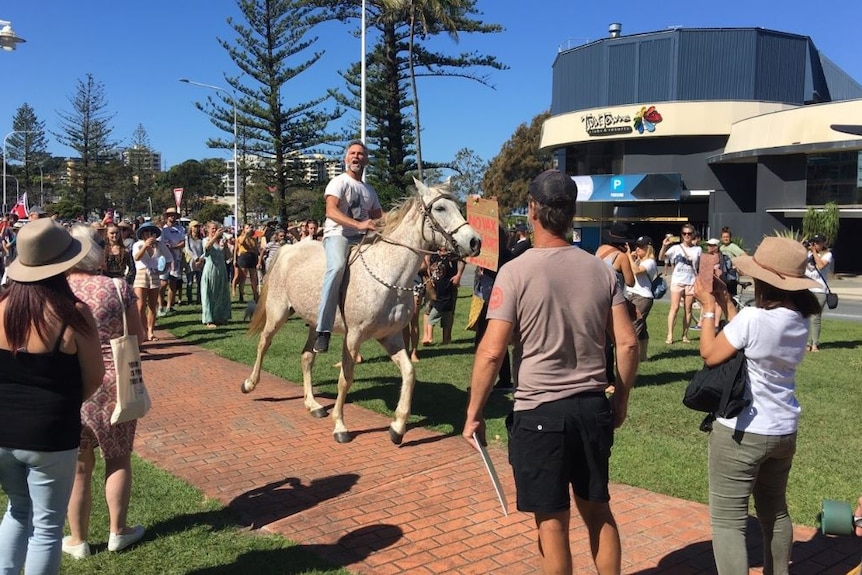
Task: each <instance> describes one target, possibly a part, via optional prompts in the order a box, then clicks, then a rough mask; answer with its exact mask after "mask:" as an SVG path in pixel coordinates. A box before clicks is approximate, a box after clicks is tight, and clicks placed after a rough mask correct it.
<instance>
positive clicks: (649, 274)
mask: <svg viewBox="0 0 862 575" xmlns="http://www.w3.org/2000/svg"><path fill="white" fill-rule="evenodd" d="M640 266H641V267H642V268H643V269H644V270H645V271H643V272H640V273H636V274H635V285H633V286H631V287H629V286H626V295H627V296H628V295H629V294H635V295H639V296H641V297H648V298H652V297H653V296H652V281H653V280H654V279H655V276H656V275H657V274H658V268H657V267H656V263H655V260H654V259H652V258H649V259H645V260H641V262H640Z"/></svg>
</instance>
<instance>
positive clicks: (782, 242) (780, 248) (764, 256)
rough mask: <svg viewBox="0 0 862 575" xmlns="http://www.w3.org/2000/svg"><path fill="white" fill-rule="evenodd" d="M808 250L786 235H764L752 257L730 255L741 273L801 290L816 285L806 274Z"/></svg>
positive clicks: (792, 289) (780, 287)
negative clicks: (782, 236) (766, 236)
mask: <svg viewBox="0 0 862 575" xmlns="http://www.w3.org/2000/svg"><path fill="white" fill-rule="evenodd" d="M807 262H808V250H806V249H805V247H804V246H803V245H802V244H800V243H799V242H797V241H795V240H791V239H789V238H778V237H768V238H764V239H763V241H762V242H761V243H760V245H759V246H758V247H757V251H756V252H754V255H753V256H739V257H736V258H733V265H734V266H736V268H737V269H738V270H739V271H740V273H741V274H742V275H746V276H750V277H753V278H754V279H758V280H761V281H764V282H766V283H768V284H769V285H772V286H775V287H777V288H778V289H783V290H784V291H802V290H806V289H809V288H816V287H819V286H820V284H819V283H817V282H816V281H814V280H813V279H810V278H807V277H805V266H806V264H807Z"/></svg>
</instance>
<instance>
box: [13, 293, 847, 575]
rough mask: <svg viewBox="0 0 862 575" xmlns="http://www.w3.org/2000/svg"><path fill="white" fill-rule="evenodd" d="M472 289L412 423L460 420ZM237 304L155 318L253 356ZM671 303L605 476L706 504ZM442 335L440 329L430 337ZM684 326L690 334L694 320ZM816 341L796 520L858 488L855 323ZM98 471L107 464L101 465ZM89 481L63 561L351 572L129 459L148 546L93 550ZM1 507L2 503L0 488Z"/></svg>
mask: <svg viewBox="0 0 862 575" xmlns="http://www.w3.org/2000/svg"><path fill="white" fill-rule="evenodd" d="M469 293H470V292H469V290H467V289H462V290H461V293H460V296H459V300H460V301H459V303H458V309H457V311H456V320H455V321H456V323H455V326H456V327H455V329H454V333H453V339H454V342H453V343H452V345H450V346H446V347H445V348H444V347H442V346H440V345H435V346H430V347H423V348H422V349H421V350H420V358H421V359H420V362H419V363H418V364H417V365H416V375H417V387H416V393H415V398H414V402H413V415H412V416H411V422H412V423H413V424H414V425H423V426H427V427H430V428H433V429H435V430H437V431H439V432H441V433H445V434H460V430H461V426H462V424H463V414H464V407H465V405H466V400H467V387H468V384H469V375H470V369H471V366H472V335H473V334H472V332H467V331H464V330H463V327H462V326H464V325H465V323H466V314H467V310H468V308H469ZM243 309H244V306H240V305H239V304H234V318H236V319H237V321H235V322H234V323H232V324H231V325H230V326H228V327H227V328H224V329H220V330H216V331H208V330H206V329H204V328H203V326H201V324H200V308H199V307H185V308H183V309H182V310H181V311H180V312H179V313H177V314H175V315H172V316H170V317H166V318H161V319H160V320H159V325H160V327H162V328H165V329H169V330H170V331H172V332H173V333H174V334H176V335H177V336H179V337H183V338H184V339H186V340H187V341H189V342H190V343H194V344H197V345H201V346H203V347H206V348H208V349H211V350H213V351H215V352H217V353H219V354H221V355H223V356H225V357H227V358H230V359H233V360H236V361H241V362H244V363H248V364H251V363H252V361H253V360H254V354H255V348H256V344H257V338H256V337H254V338H251V337H248V336H246V335H245V323H243V322H241V321H238V320H239V318H241V317H242V314H243ZM666 312H667V304H666V303H665V302H660V303H658V304H657V305H656V307H655V308H654V310H653V312H652V313H651V315H650V321H649V326H650V332H651V333H652V336H653V337H652V345H651V349H650V356H651V359H650V361H648V362H646V363H644V364H643V365H642V366H641V369H640V376H639V378H638V383H637V386H636V388H635V390H634V391H633V393H632V397H631V403H630V406H629V415H628V419H627V420H626V423H625V425H624V426H623V427H622V428H621V429H620V430H618V434H617V437H616V443H615V446H614V453H613V458H612V460H611V472H612V480H613V481H615V482H618V483H625V484H630V485H635V486H638V487H642V488H645V489H649V490H652V491H656V492H659V493H664V494H667V495H672V496H675V497H681V498H684V499H689V500H693V501H699V502H704V503H705V502H706V499H707V478H706V435H705V434H704V433H702V432H700V431H699V430H698V425H699V423H700V420H701V419H702V414H700V413H696V412H693V411H691V410H689V409H687V408H685V407H684V406H683V405H682V402H681V398H682V394H683V390H684V388H685V385H686V383H687V382H688V380H689V379H690V377H691V375H692V374H693V373H694V372H695V371H696V370H697V369H698V368H699V367H700V364H701V362H700V359H699V355H698V352H697V343H696V339H695V342H694V343H692V344H688V345H684V344H680V343H677V344H674V345H672V346H668V345H665V344H664V343H663V342H664V336H665V327H664V325H665V322H666V315H667V314H666ZM677 329H679V327H677ZM305 334H306V328H305V325H304V323H303V322H302V320H300V319H291V320H289V321H288V322H287V323H286V324H285V326H284V328H283V329H282V330H281V332H280V333H279V334H278V335H277V336H276V338H275V339H274V342H273V345H272V347H271V348H270V351H269V353H268V355H267V358H266V360H265V361H264V369H266V370H267V371H270V372H272V373H275V374H277V375H279V376H281V377H284V378H286V379H289V380H291V381H301V374H300V368H299V350H300V349H301V347H302V345H303V343H304V342H305ZM440 335H441V334H440V331H439V328H435V333H434V336H435V339H436V341H438V342H439V341H440ZM692 337H693V338H696V337H697V332H693V336H692ZM822 342H823V343H822V351H821V352H820V353H818V354H808V355H807V356H806V359H805V360H804V361H803V363H802V365H801V366H800V372H799V378H798V381H799V386H798V395H799V399H800V403H801V404H802V406H803V413H802V421H801V424H800V433H799V443H798V451H797V454H796V459H795V462H794V468H793V471H792V472H791V474H790V485H789V488H788V500H789V504H790V510H791V514H792V517H793V520H794V522H795V523H799V524H804V525H815V524H816V515H817V512H818V510H819V507H820V503H821V501H822V499H824V498H829V499H839V500H843V501H847V502H851V501H855V500H856V498H857V497H858V496H859V489H860V486H859V482H858V470H857V469H856V467H857V466H856V465H855V463H854V462H855V461H856V459H855V456H857V455H858V453H857V451H858V445H859V439H858V438H856V437H855V434H857V433H858V425H857V424H856V422H857V421H858V414H859V413H862V393H859V390H858V388H857V387H856V386H857V385H859V383H858V373H860V371H862V354H860V349H862V324H858V323H850V322H840V321H832V320H824V324H823V338H822ZM340 343H341V342H340V338H338V337H337V336H336V337H335V338H333V345H334V349H339V347H340ZM362 354H363V356H364V358H365V361H364V362H363V363H362V364H361V365H359V366H358V367H357V371H356V376H357V380H356V383H355V384H354V386H353V388H352V389H351V392H350V396H349V402H350V403H351V404H354V405H361V406H363V407H367V408H369V409H372V410H375V411H378V412H381V413H384V414H386V415H389V416H391V415H392V411H393V410H394V408H395V405H396V403H397V400H398V387H399V383H400V380H399V377H398V372H397V368H396V367H395V366H394V365H393V364H392V363H391V362H390V361H389V359H388V358H387V357H385V356H384V354H383V350H382V348H381V347H380V346H379V345H378V344H377V343H376V342H368V343H366V344H365V345H364V346H363V349H362ZM337 359H338V357H337V353H330V354H328V355H327V356H323V357H321V358H320V360H319V361H318V364H317V366H316V367H315V372H314V376H315V381H316V382H317V385H316V392H317V393H318V394H321V395H324V396H326V397H334V394H335V392H336V389H335V383H336V377H337V375H338V371H337V370H336V369H335V368H333V367H332V364H333V362H335V361H337ZM235 383H236V385H237V386H238V385H239V384H240V382H239V381H237V382H235ZM326 403H327V402H324V404H326ZM510 407H511V398H510V396H506V395H501V394H497V393H495V394H493V395H492V398H491V401H490V403H489V405H488V408H487V409H486V416H487V418H488V438H489V440H490V441H492V442H495V441H496V442H497V443H499V444H501V445H503V444H505V441H506V435H505V432H504V427H503V419H504V418H505V415H506V414H507V413H508V410H509V409H510ZM352 408H353V407H352V406H351V405H348V406H347V408H346V412H345V413H346V417H347V423H348V425H349V423H350V410H351V409H352ZM273 409H278V408H277V406H274V407H273ZM318 424H319V425H326V426H329V425H331V422H330V420H328V419H326V420H321V421H319V422H318ZM408 437H409V431H408ZM96 476H97V477H101V476H102V468H101V467H100V468H99V469H97V471H96ZM98 483H99V482H96V483H94V510H93V521H92V525H93V528H92V534H91V541H93V542H95V543H96V545H95V548H94V551H96V552H97V554H96V556H94V557H92V558H91V559H89V560H87V561H83V562H75V561H72V560H70V559H68V558H64V560H63V561H64V563H63V568H62V572H63V573H70V574H75V573H82V574H83V573H111V574H124V573H129V574H135V575H144V574H149V573H153V574H155V573H197V574H203V573H206V574H219V573H225V574H227V573H235V572H240V571H241V572H244V573H252V572H256V573H259V574H261V575H268V574H277V573H285V574H287V573H290V574H318V573H320V574H323V573H326V574H333V573H339V574H346V573H347V571H346V570H344V569H336V568H332V567H328V566H327V565H326V564H325V563H323V562H322V561H320V560H318V559H317V558H316V555H314V554H312V553H311V550H309V549H307V548H304V547H302V546H298V545H295V544H293V543H291V542H288V541H285V540H284V539H282V538H281V537H278V536H268V535H261V534H259V533H247V532H245V531H243V530H242V528H241V527H239V526H238V523H237V521H236V519H235V517H234V516H233V514H232V513H231V512H230V511H229V510H228V509H226V508H224V507H223V506H221V505H220V504H218V503H217V502H214V501H211V500H208V499H206V498H204V497H203V495H202V494H201V493H200V492H199V491H198V490H196V489H194V488H193V487H190V486H189V485H187V484H185V483H184V482H182V481H180V480H178V479H175V478H173V477H171V476H170V475H168V474H166V473H164V472H162V471H161V470H159V469H156V468H155V467H153V466H152V465H150V464H149V463H148V462H146V461H142V460H140V459H137V458H136V459H135V460H134V487H133V501H134V507H135V512H134V518H135V520H136V521H137V522H140V523H142V524H144V525H146V526H147V531H148V534H147V537H146V539H145V541H146V542H147V544H146V545H142V546H139V547H137V548H133V549H131V550H129V551H128V552H124V553H119V554H113V553H101V552H99V551H104V549H105V546H106V541H107V517H106V510H105V503H104V498H103V494H102V492H101V490H100V489H101V488H100V486H99V484H98ZM0 505H5V498H4V497H3V495H2V493H0ZM240 566H241V568H240ZM238 569H239V570H240V571H238Z"/></svg>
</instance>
